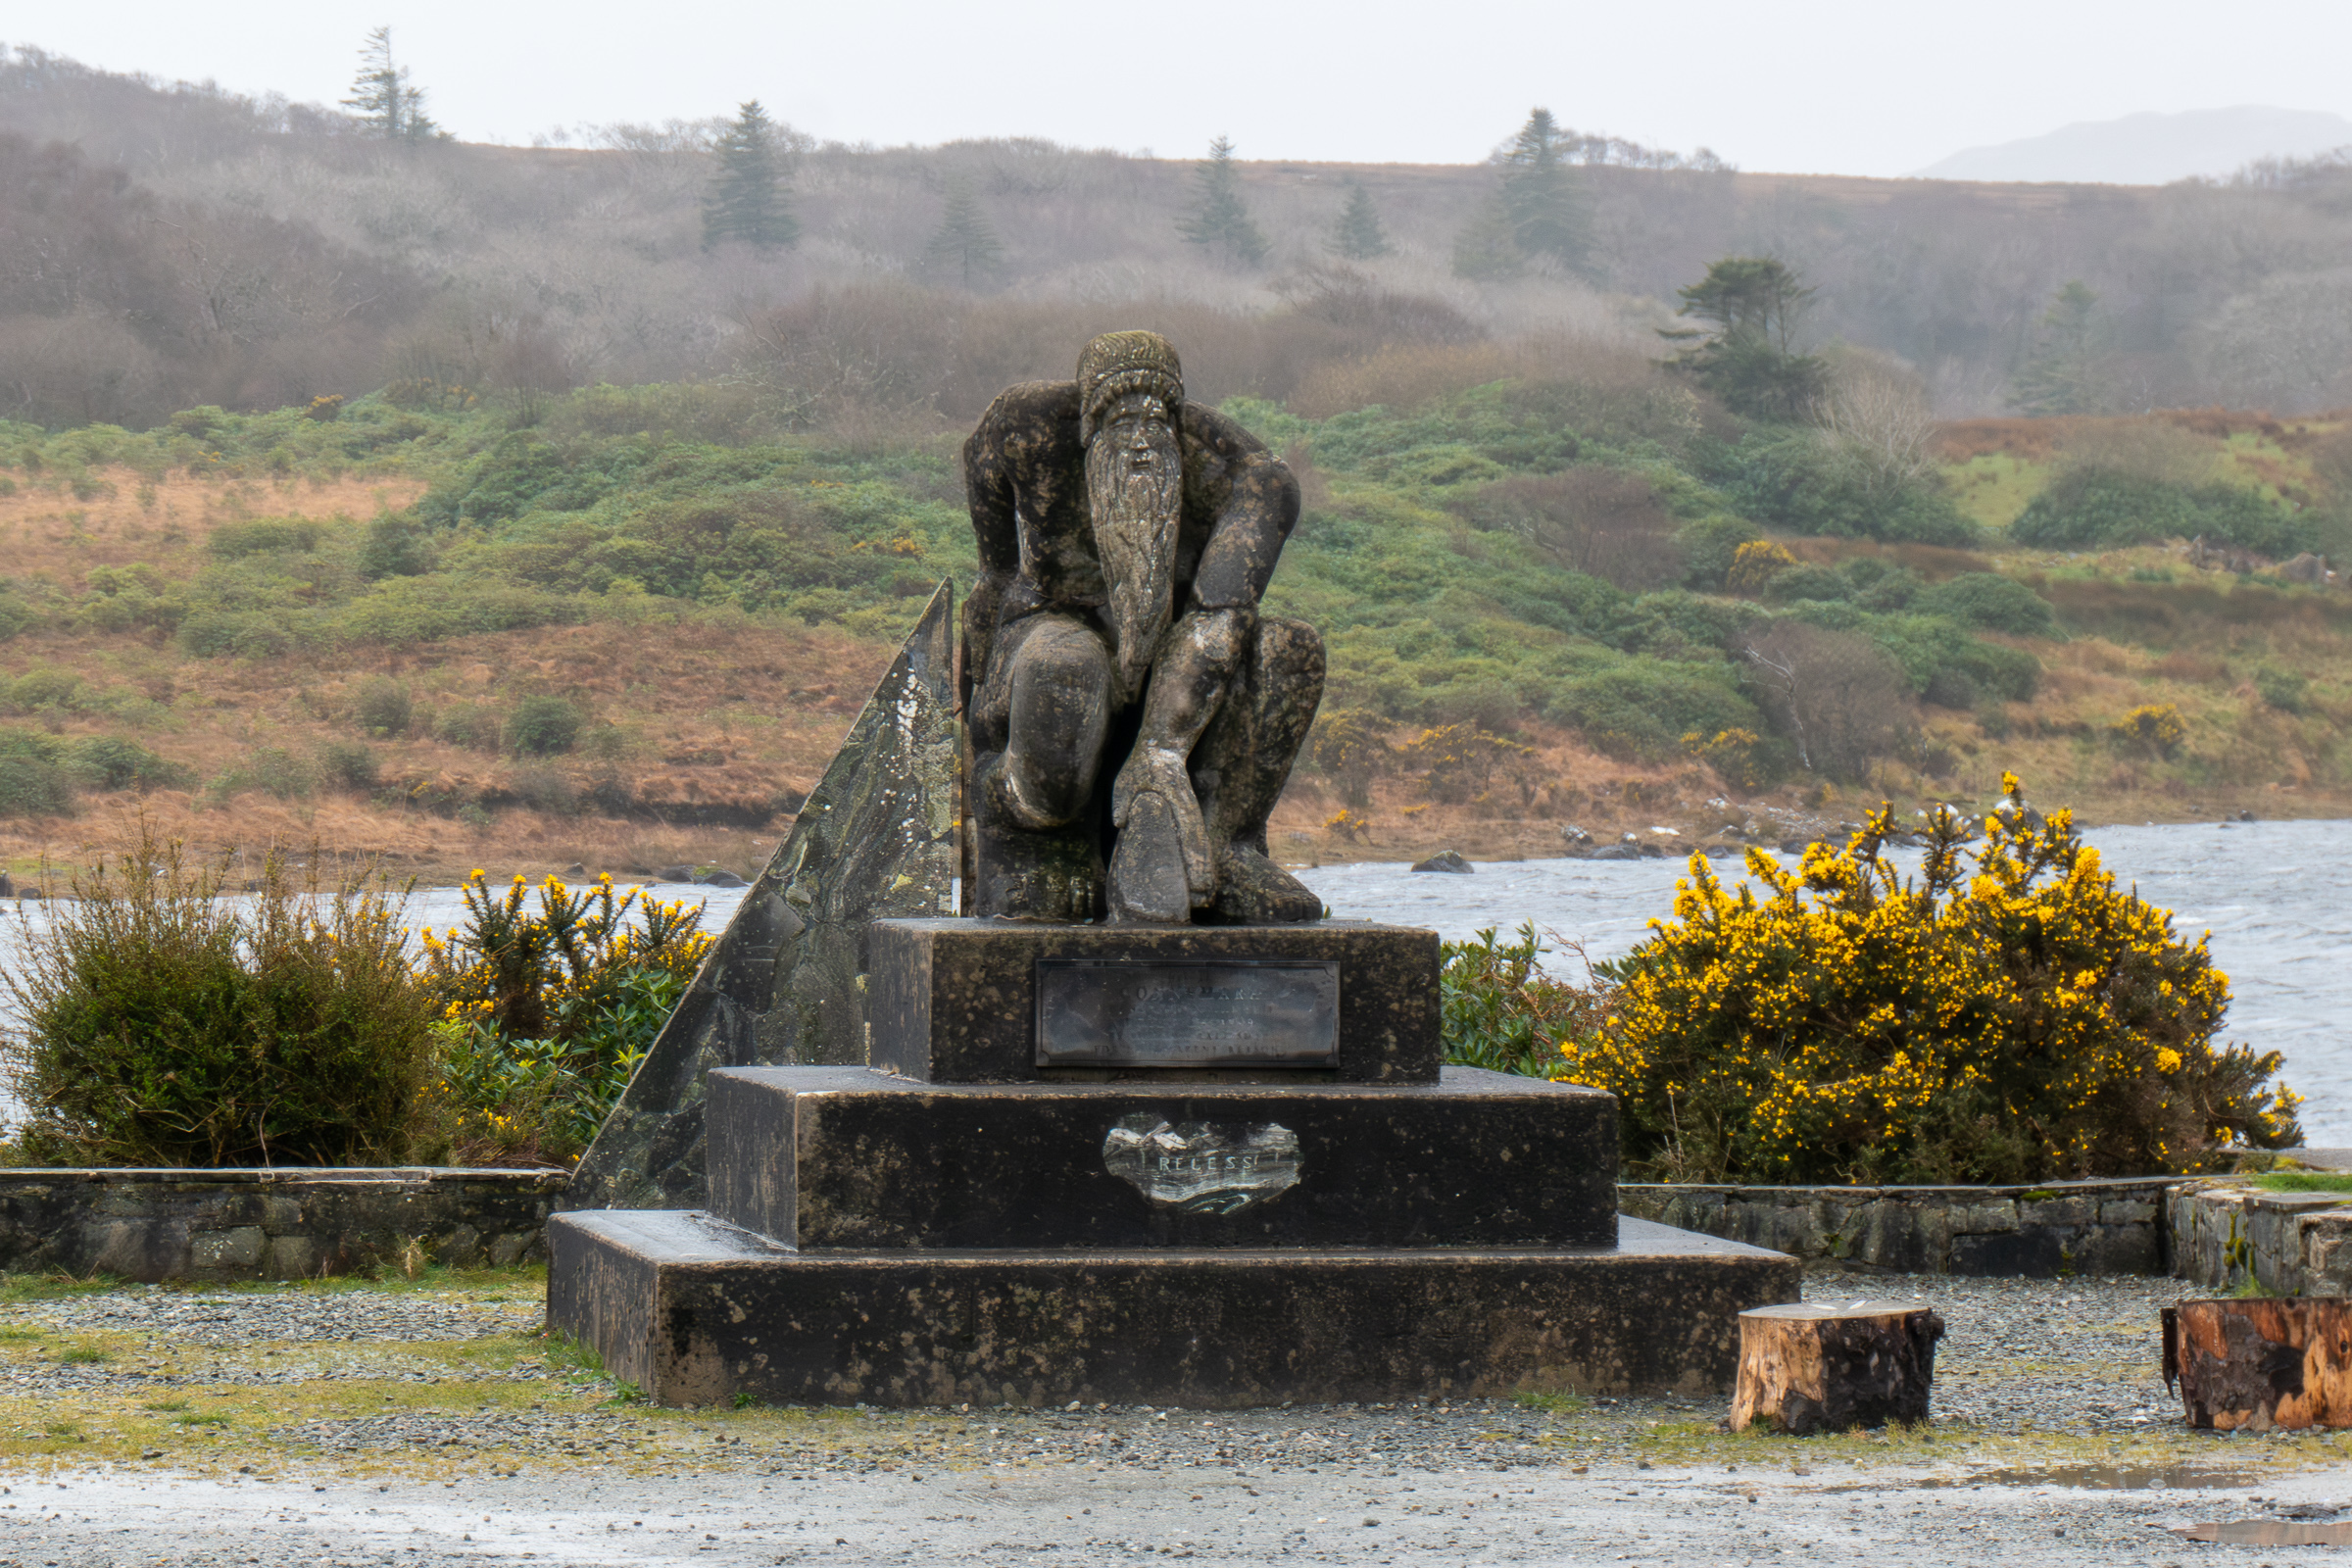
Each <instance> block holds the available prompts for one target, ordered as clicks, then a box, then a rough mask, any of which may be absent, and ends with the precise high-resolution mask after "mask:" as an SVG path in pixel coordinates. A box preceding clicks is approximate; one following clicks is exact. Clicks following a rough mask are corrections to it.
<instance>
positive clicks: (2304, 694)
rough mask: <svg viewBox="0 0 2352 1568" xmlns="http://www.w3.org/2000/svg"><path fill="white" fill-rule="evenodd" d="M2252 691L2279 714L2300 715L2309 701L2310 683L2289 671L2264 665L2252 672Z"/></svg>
mask: <svg viewBox="0 0 2352 1568" xmlns="http://www.w3.org/2000/svg"><path fill="white" fill-rule="evenodd" d="M2254 690H2255V691H2256V692H2258V693H2260V694H2261V696H2262V700H2263V701H2264V702H2265V703H2268V704H2269V705H2270V706H2271V707H2273V708H2276V709H2277V710H2278V711H2280V712H2281V713H2300V712H2301V711H2303V709H2304V706H2305V704H2306V702H2307V701H2308V699H2309V696H2310V691H2311V682H2310V680H2309V679H2307V678H2306V677H2304V676H2302V675H2299V674H2297V673H2296V672H2295V671H2293V670H2291V669H2278V668H2275V667H2273V666H2271V665H2268V664H2265V665H2264V666H2263V667H2262V668H2260V669H2257V670H2256V671H2255V672H2254Z"/></svg>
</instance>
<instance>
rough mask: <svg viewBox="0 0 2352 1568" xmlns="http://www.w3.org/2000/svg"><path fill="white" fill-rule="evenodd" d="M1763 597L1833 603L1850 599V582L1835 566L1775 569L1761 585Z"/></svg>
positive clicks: (1791, 601) (1785, 600)
mask: <svg viewBox="0 0 2352 1568" xmlns="http://www.w3.org/2000/svg"><path fill="white" fill-rule="evenodd" d="M1764 597H1765V598H1767V599H1771V600H1775V601H1777V602H1779V603H1781V604H1793V603H1795V602H1796V601H1797V600H1799V599H1811V600H1814V601H1817V602H1819V603H1822V604H1836V603H1838V602H1839V601H1841V600H1846V599H1851V598H1853V597H1854V585H1853V583H1852V581H1850V580H1849V579H1848V578H1847V577H1846V575H1845V573H1843V572H1841V571H1839V570H1838V568H1837V567H1835V566H1811V565H1798V566H1791V567H1789V569H1788V570H1786V571H1782V572H1776V573H1775V574H1774V575H1773V577H1772V578H1771V580H1770V581H1768V582H1767V583H1766V584H1765V585H1764Z"/></svg>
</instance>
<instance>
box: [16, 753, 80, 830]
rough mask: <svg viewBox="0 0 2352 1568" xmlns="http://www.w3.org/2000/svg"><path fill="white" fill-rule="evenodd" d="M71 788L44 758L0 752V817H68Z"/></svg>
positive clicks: (70, 805)
mask: <svg viewBox="0 0 2352 1568" xmlns="http://www.w3.org/2000/svg"><path fill="white" fill-rule="evenodd" d="M71 815H73V787H72V786H71V785H69V784H68V783H67V782H66V775H65V771H64V769H62V768H60V767H59V766H58V765H57V764H56V763H55V762H53V761H50V760H47V759H45V758H41V757H37V756H31V755H27V754H26V753H24V752H10V751H0V816H71Z"/></svg>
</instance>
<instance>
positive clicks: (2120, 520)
mask: <svg viewBox="0 0 2352 1568" xmlns="http://www.w3.org/2000/svg"><path fill="white" fill-rule="evenodd" d="M2200 534H2201V535H2203V536H2204V537H2205V538H2206V539H2207V540H2209V541H2212V542H2213V543H2216V544H2227V545H2235V546H2237V547H2238V548H2240V549H2242V550H2253V551H2258V552H2260V553H2262V554H2263V555H2267V556H2274V557H2278V558H2280V559H2283V558H2285V557H2287V556H2291V555H2294V554H2295V553H2296V552H2297V551H2300V550H2303V549H2306V548H2308V546H2309V542H2310V539H2311V524H2310V522H2309V520H2308V519H2307V518H2303V517H2297V516H2294V515H2290V514H2288V513H2287V512H2285V511H2284V510H2282V509H2281V508H2279V507H2277V506H2275V505H2273V504H2272V503H2270V502H2267V501H2265V500H2263V498H2262V497H2261V496H2260V495H2258V494H2256V493H2255V492H2254V491H2252V490H2248V489H2246V488H2245V487H2244V486H2242V485H2233V484H2207V485H2195V486H2190V485H2181V484H2174V483H2172V482H2170V481H2169V480H2164V479H2150V478H2143V477H2140V476H2139V475H2137V474H2129V473H2119V472H2117V471H2115V470H2114V469H2111V468H2098V467H2080V468H2069V469H2067V470H2066V471H2065V472H2063V473H2061V474H2059V475H2058V477H2057V478H2055V479H2053V480H2051V481H2050V484H2049V487H2048V488H2047V489H2045V490H2043V491H2042V492H2041V494H2039V495H2037V496H2035V497H2034V499H2033V500H2032V501H2030V502H2028V503H2027V505H2026V510H2025V511H2024V512H2022V513H2019V514H2018V517H2017V520H2016V521H2015V522H2013V523H2011V524H2010V525H2009V537H2010V538H2012V539H2014V540H2016V541H2017V542H2018V543H2019V544H2023V545H2033V546H2034V547H2035V548H2037V549H2045V550H2047V549H2057V550H2068V549H2096V548H2102V547H2116V546H2123V545H2141V544H2157V543H2161V542H2162V541H2164V540H2166V539H2189V538H2194V537H2196V536H2198V535H2200Z"/></svg>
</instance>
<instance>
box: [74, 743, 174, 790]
mask: <svg viewBox="0 0 2352 1568" xmlns="http://www.w3.org/2000/svg"><path fill="white" fill-rule="evenodd" d="M66 775H67V776H68V777H69V778H70V779H72V780H73V782H74V783H75V784H78V785H79V786H81V787H82V788H83V789H85V790H132V789H135V790H192V789H194V788H195V787H196V774H195V772H194V770H193V769H190V768H187V767H184V766H182V765H181V764H179V763H177V762H172V761H167V760H164V759H163V758H161V757H158V756H156V755H155V753H153V752H151V751H149V750H147V748H146V747H144V746H141V745H139V744H138V743H137V742H135V741H126V740H123V739H122V738H121V737H119V736H114V735H92V736H90V737H88V738H87V739H85V740H79V741H75V742H74V743H73V745H72V746H71V747H69V748H67V751H66Z"/></svg>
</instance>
